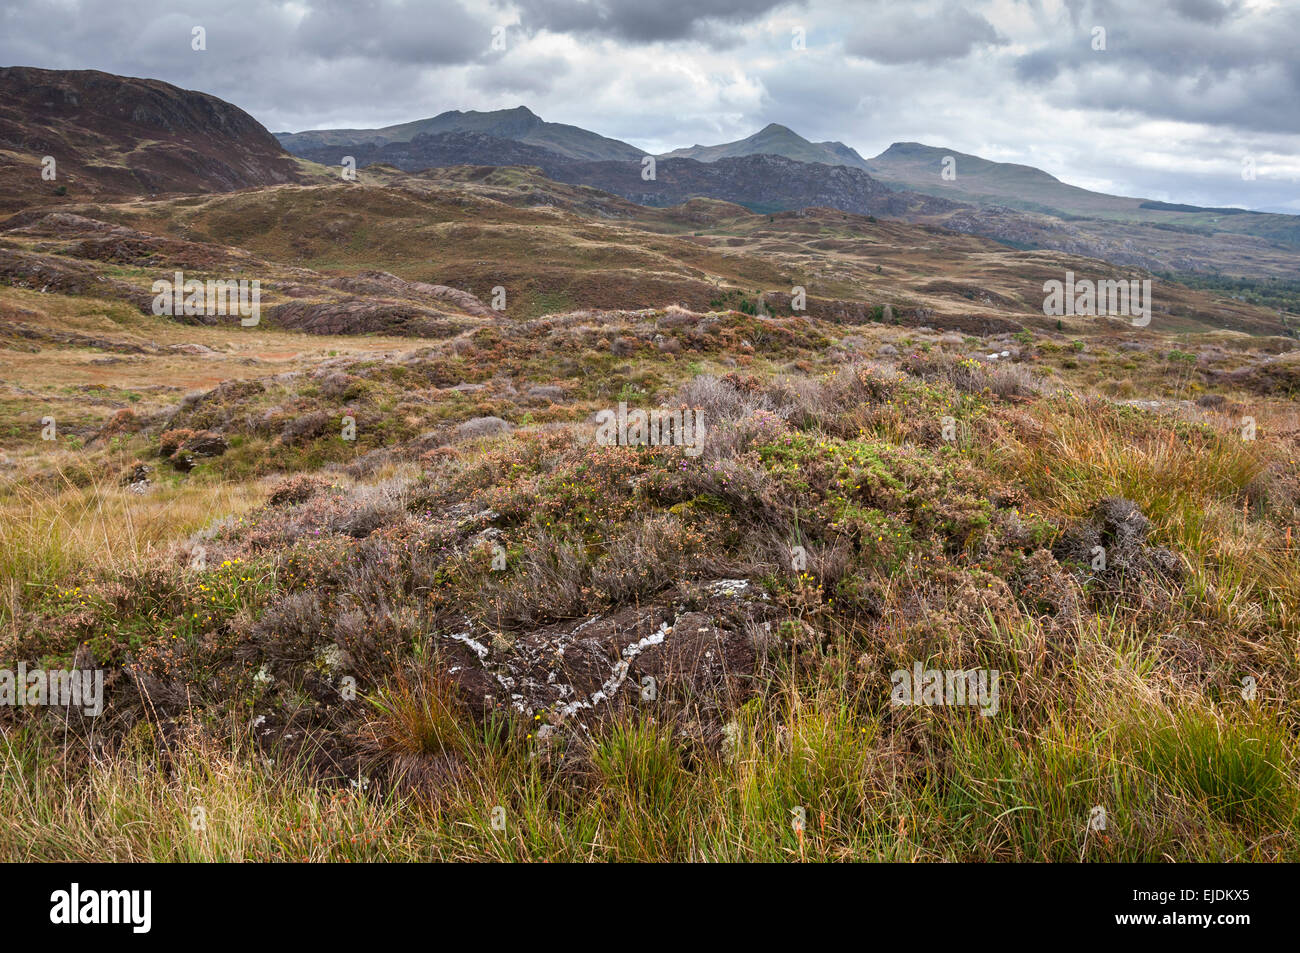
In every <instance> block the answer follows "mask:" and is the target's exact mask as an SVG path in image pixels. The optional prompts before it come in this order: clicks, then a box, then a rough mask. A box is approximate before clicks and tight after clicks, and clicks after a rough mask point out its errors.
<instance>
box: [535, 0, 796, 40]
mask: <svg viewBox="0 0 1300 953" xmlns="http://www.w3.org/2000/svg"><path fill="white" fill-rule="evenodd" d="M788 5H790V0H660V2H650V0H522V2H521V3H520V4H519V8H520V11H521V20H522V23H523V26H524V27H525V28H526V29H529V30H549V31H551V32H552V33H576V34H586V35H596V36H606V37H612V38H616V39H620V40H625V41H627V42H631V43H655V42H662V41H668V40H684V39H702V40H707V41H711V42H714V43H722V44H724V45H727V44H730V43H731V42H732V39H731V37H729V36H728V35H727V34H726V33H725V31H720V30H719V29H718V27H719V25H721V24H732V25H735V24H741V23H747V22H750V21H752V20H756V19H758V18H760V17H762V16H765V15H766V14H768V13H770V12H771V11H773V10H775V9H776V8H777V7H782V6H788Z"/></svg>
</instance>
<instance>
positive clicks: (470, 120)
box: [277, 106, 1300, 247]
mask: <svg viewBox="0 0 1300 953" xmlns="http://www.w3.org/2000/svg"><path fill="white" fill-rule="evenodd" d="M458 135H471V136H487V137H490V138H491V139H492V140H494V142H492V143H489V142H488V141H487V140H484V139H477V140H472V139H467V138H455V137H456V136H458ZM439 137H442V138H439ZM277 138H278V139H279V140H280V142H281V144H282V145H284V147H285V148H286V149H287V150H288V151H290V152H292V153H294V154H295V155H298V156H302V157H303V158H307V159H311V160H313V161H316V162H320V163H322V164H325V165H336V164H338V162H339V161H340V159H341V158H342V156H343V154H344V153H343V152H342V151H341V150H344V149H346V150H347V154H350V155H352V156H353V157H354V158H355V159H356V160H357V162H358V164H359V165H367V164H371V163H374V162H383V163H386V164H390V165H393V166H396V167H397V168H399V169H403V170H405V171H408V172H418V171H419V170H421V169H425V168H430V167H436V166H446V165H458V164H462V163H470V164H492V165H511V164H528V165H533V166H537V167H539V168H541V169H543V170H545V171H546V173H547V174H548V175H552V176H555V177H558V178H561V179H562V180H563V181H567V182H573V181H575V180H576V179H581V178H582V173H583V172H584V171H589V172H593V173H594V172H595V171H596V170H595V169H594V167H593V168H592V169H588V170H580V169H575V168H574V167H573V166H572V164H571V163H572V162H575V161H577V162H600V161H630V160H640V159H642V158H643V157H644V156H645V155H647V153H645V152H643V151H642V150H640V149H637V148H636V147H635V146H632V145H629V144H628V143H626V142H622V141H620V140H618V139H609V138H606V137H605V136H601V135H598V134H596V133H594V132H590V131H588V130H585V129H581V128H579V127H577V126H568V125H562V124H559V123H549V122H546V121H544V120H542V119H541V118H540V117H538V116H537V115H536V114H534V113H533V112H532V111H531V110H529V109H527V108H526V107H524V106H519V107H517V108H515V109H503V110H498V111H495V112H458V111H452V112H445V113H441V114H440V115H438V116H435V117H433V118H432V119H423V120H419V121H416V122H409V123H403V124H401V125H397V126H386V127H384V128H382V129H332V130H315V131H312V132H302V133H278V134H277ZM506 143H514V144H515V145H514V146H507V145H506ZM522 147H532V150H533V151H529V150H528V149H526V148H522ZM460 148H464V149H465V150H466V151H464V152H463V153H460V152H458V151H457V150H458V149H460ZM493 150H496V151H495V153H493ZM755 155H768V156H781V157H783V158H786V159H792V160H794V161H796V162H803V163H810V164H821V165H827V166H832V167H834V166H844V167H847V168H850V169H856V170H859V171H861V172H865V173H867V174H868V175H870V176H871V177H872V178H873V179H876V180H878V181H879V182H882V183H884V184H885V185H887V186H889V187H891V188H893V189H894V190H900V189H905V190H908V191H911V192H920V193H924V194H926V195H931V196H934V197H937V198H941V199H945V200H948V201H950V202H955V203H960V204H964V205H974V206H977V207H980V208H1009V209H1014V210H1017V211H1022V212H1032V213H1037V214H1042V215H1047V216H1050V217H1052V218H1054V219H1057V220H1059V221H1065V222H1069V221H1071V220H1073V219H1076V218H1087V219H1096V220H1100V221H1116V222H1130V223H1133V224H1144V225H1156V226H1168V227H1172V228H1182V229H1188V230H1191V231H1193V232H1197V231H1199V232H1200V233H1201V234H1212V233H1215V232H1229V233H1233V234H1241V235H1252V236H1256V237H1259V238H1263V239H1265V240H1267V241H1272V242H1280V243H1283V244H1287V245H1293V246H1296V247H1300V216H1295V215H1286V214H1276V213H1273V212H1263V211H1259V212H1256V211H1248V210H1244V209H1222V208H1202V207H1199V206H1193V205H1177V204H1172V203H1167V202H1156V201H1151V200H1147V199H1141V198H1128V197H1125V196H1118V195H1107V194H1105V193H1101V192H1092V191H1089V190H1088V189H1082V188H1078V187H1077V186H1073V185H1068V184H1066V183H1064V182H1062V181H1061V180H1060V179H1058V178H1056V177H1055V176H1053V175H1051V174H1050V173H1047V172H1044V171H1043V170H1042V169H1036V168H1034V167H1033V166H1027V165H1020V164H1017V163H1011V162H993V161H991V160H989V159H983V158H980V157H979V156H974V155H969V154H967V153H964V152H958V151H957V150H955V149H946V148H940V147H936V146H928V145H925V144H923V143H919V142H896V143H894V144H893V145H891V146H890V147H889V148H888V149H886V150H885V151H884V152H882V153H881V154H880V155H878V156H875V157H874V158H871V159H864V158H863V157H862V156H861V155H859V154H858V153H857V152H856V151H855V150H854V149H852V148H851V147H849V146H846V145H845V144H844V143H842V142H834V141H832V142H811V141H809V140H808V139H805V138H804V137H803V136H800V135H799V134H798V133H796V132H795V131H793V130H792V129H790V128H789V127H787V126H782V125H780V124H778V123H771V124H769V125H767V126H765V127H764V128H762V129H760V130H759V131H758V132H756V133H754V134H753V135H752V136H749V137H747V138H745V139H738V140H736V141H735V142H724V143H720V144H718V145H712V146H706V145H694V146H690V147H689V148H684V149H674V150H672V151H671V152H667V153H663V154H661V155H659V156H657V157H656V159H657V161H659V162H665V161H668V160H675V159H690V160H694V161H696V162H701V163H706V164H711V163H716V162H720V161H723V160H726V159H738V158H744V157H747V156H755ZM945 168H948V169H950V170H951V176H950V177H948V178H945V177H944V175H943V172H944V169H945ZM807 174H809V175H811V176H817V177H820V176H825V175H826V174H827V173H825V172H813V171H811V170H809V171H808V172H807ZM678 178H679V180H680V179H683V178H687V179H694V180H698V181H699V182H700V183H704V182H706V181H712V182H715V183H716V182H718V181H721V180H725V179H726V177H725V176H718V175H709V174H707V173H703V172H700V173H697V174H694V175H690V176H685V177H683V176H681V175H679V176H678ZM597 179H601V180H603V181H604V182H605V183H606V184H603V185H602V184H600V182H598V181H597ZM587 184H591V185H596V186H597V187H600V188H606V187H609V182H608V177H607V176H595V177H593V179H592V181H590V182H588V183H587ZM701 187H704V186H703V185H701ZM612 191H615V192H616V193H617V194H619V195H622V196H624V197H626V198H632V199H633V200H634V201H639V199H637V198H636V194H634V193H638V190H637V189H635V188H634V189H632V190H631V191H629V190H628V189H625V188H620V187H614V188H612ZM801 191H803V190H801ZM813 191H818V187H816V186H815V187H814V188H813ZM638 194H643V195H648V196H651V197H652V198H655V197H658V198H666V197H667V196H669V195H674V194H676V193H675V192H674V190H672V189H664V188H642V189H639V193H638ZM709 194H710V197H713V198H726V199H727V200H728V201H739V199H738V198H737V197H736V196H737V195H738V194H739V192H738V191H737V189H736V188H729V189H728V190H727V192H726V194H714V193H709ZM688 197H689V196H688ZM797 200H798V199H797V197H796V196H795V195H793V194H786V193H782V194H776V195H769V196H767V199H766V201H761V202H756V203H742V204H750V205H751V206H752V207H756V208H758V207H761V208H763V209H789V208H793V207H796V206H794V205H792V204H791V203H792V202H795V201H797ZM903 204H906V205H908V206H909V207H925V208H927V209H928V210H931V211H932V210H933V209H934V208H936V206H933V205H929V206H927V205H926V204H925V203H921V202H919V201H918V200H915V199H914V200H912V201H911V202H906V203H903ZM836 207H839V206H836ZM860 207H861V203H860V202H855V206H854V209H848V208H846V209H845V211H850V210H857V209H858V208H860Z"/></svg>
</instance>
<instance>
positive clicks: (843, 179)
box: [0, 67, 1300, 280]
mask: <svg viewBox="0 0 1300 953" xmlns="http://www.w3.org/2000/svg"><path fill="white" fill-rule="evenodd" d="M347 155H351V156H353V157H354V158H355V159H356V161H357V164H358V167H365V166H372V165H376V164H383V165H387V166H391V167H393V168H395V169H398V170H402V171H405V172H409V173H418V172H420V171H421V170H424V169H428V168H431V167H448V166H461V165H466V166H497V167H500V166H532V167H536V168H538V169H540V170H541V171H542V173H543V174H544V175H546V176H547V177H549V178H551V179H553V180H555V181H557V182H562V183H566V184H569V185H577V186H586V187H590V188H593V189H599V190H601V191H603V192H607V193H611V194H613V195H616V196H620V197H622V198H624V199H627V200H630V201H632V202H635V203H637V204H640V205H646V206H657V207H667V206H672V205H677V204H680V203H684V202H687V201H689V200H691V199H693V198H709V199H719V200H724V201H728V202H733V203H736V204H739V205H743V206H745V207H746V208H748V209H750V210H751V211H755V212H762V213H775V212H781V211H792V210H800V209H805V208H811V207H824V208H830V209H838V210H840V211H843V212H851V213H857V214H862V215H875V216H879V217H883V218H893V219H901V220H904V221H909V222H913V223H919V224H924V225H932V226H938V227H942V228H946V229H949V230H952V231H957V232H961V233H964V234H970V235H978V236H982V237H985V238H992V239H994V240H996V241H999V242H1002V243H1004V244H1006V245H1010V246H1012V247H1015V248H1019V249H1025V250H1030V249H1036V248H1045V249H1055V250H1059V251H1064V252H1068V253H1070V254H1075V255H1085V256H1089V257H1093V258H1099V259H1104V260H1106V261H1109V262H1111V263H1113V264H1115V265H1120V266H1126V267H1128V266H1135V267H1140V268H1145V269H1148V270H1151V271H1158V272H1159V271H1168V272H1183V273H1206V272H1210V273H1220V274H1225V275H1236V276H1244V277H1274V276H1280V277H1285V278H1287V279H1289V280H1295V275H1296V274H1300V216H1296V215H1285V214H1271V213H1265V212H1254V211H1246V210H1241V209H1212V208H1201V207H1197V206H1189V205H1178V204H1173V203H1168V202H1156V201H1150V200H1143V199H1139V198H1125V197H1120V196H1112V195H1104V194H1102V193H1097V192H1090V191H1088V190H1087V189H1080V188H1076V187H1074V186H1071V185H1067V184H1066V183H1063V182H1061V181H1060V180H1059V179H1057V178H1055V177H1054V176H1052V175H1050V174H1048V173H1046V172H1044V171H1042V170H1040V169H1035V168H1033V167H1030V166H1024V165H1016V164H1012V163H1002V162H991V161H989V160H986V159H982V158H980V157H978V156H972V155H967V154H965V153H961V152H956V151H954V150H949V149H943V148H938V147H933V146H927V145H924V144H921V143H895V144H894V145H892V146H890V147H889V148H888V149H886V150H885V151H884V152H882V153H881V154H880V155H878V156H875V157H874V158H871V159H864V158H863V157H862V156H861V155H859V154H858V153H857V152H855V151H854V150H853V149H852V148H850V147H849V146H846V145H844V144H843V143H841V142H834V141H831V142H811V141H809V140H807V139H805V138H803V137H802V136H800V135H798V134H797V133H796V132H794V131H793V130H791V129H789V128H787V127H785V126H781V125H777V124H771V125H768V126H766V127H764V128H763V129H761V130H759V131H758V132H757V133H755V134H754V135H752V136H749V137H748V138H745V139H740V140H737V141H735V142H728V143H722V144H719V145H713V146H704V145H696V146H692V147H690V148H689V149H676V150H673V151H671V152H668V153H665V154H663V155H660V156H656V157H654V159H655V161H654V164H653V173H652V170H651V168H650V167H649V163H647V162H646V161H645V160H646V159H647V158H648V156H647V154H646V153H645V152H644V151H642V150H641V149H638V148H637V147H635V146H632V145H630V144H628V143H626V142H622V141H620V140H617V139H611V138H608V137H606V136H601V135H599V134H597V133H594V132H591V131H589V130H585V129H582V128H579V127H577V126H570V125H565V124H561V123H551V122H546V121H545V120H543V119H542V118H541V117H539V116H537V115H536V114H534V113H533V112H532V111H530V110H529V109H527V108H525V107H522V106H521V107H518V108H516V109H506V110H498V111H495V112H460V111H451V112H444V113H441V114H439V115H437V116H434V117H433V118H431V119H424V120H419V121H416V122H409V123H403V124H400V125H395V126H386V127H384V128H381V129H328V130H313V131H309V132H301V133H280V134H278V135H276V136H272V135H271V134H270V133H269V132H267V130H266V129H265V128H264V127H263V126H262V125H261V124H260V123H258V122H257V121H256V120H255V119H253V118H252V117H251V116H249V115H248V114H247V113H245V112H244V111H243V110H241V109H239V108H237V107H235V106H232V105H231V104H229V103H225V102H223V101H222V100H220V99H217V98H215V97H213V96H209V95H207V94H204V93H200V92H194V91H189V90H182V89H178V88H177V87H175V86H170V85H168V84H167V83H162V82H158V81H156V80H147V79H131V78H127V77H120V76H113V75H110V74H107V73H100V72H96V71H93V70H78V71H58V70H40V69H31V68H25V67H13V68H8V69H0V213H3V212H5V211H16V210H18V209H21V208H25V207H28V206H31V205H48V204H60V203H67V202H76V201H86V200H87V199H89V200H99V199H104V200H112V199H114V198H120V197H125V196H133V195H148V194H156V193H164V192H171V193H178V192H180V193H210V192H220V191H231V190H234V189H242V188H250V187H258V186H266V185H275V184H282V183H306V182H316V183H321V182H327V181H331V180H335V181H336V179H334V176H335V174H336V171H337V168H338V165H339V163H340V161H341V160H342V159H343V157H344V156H347ZM46 156H51V157H54V158H55V160H56V161H57V164H58V173H57V177H56V178H53V179H47V178H43V177H42V176H41V169H42V163H43V160H44V158H45V157H46ZM295 157H296V158H295ZM949 158H951V159H952V162H951V163H946V160H947V159H949ZM945 165H946V166H947V167H949V168H952V169H953V170H954V171H955V173H956V176H955V178H953V179H952V180H948V179H946V178H945V177H944V176H943V175H942V172H943V169H944V168H945ZM331 168H332V169H333V170H335V171H333V172H332V171H331Z"/></svg>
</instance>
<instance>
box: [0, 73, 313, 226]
mask: <svg viewBox="0 0 1300 953" xmlns="http://www.w3.org/2000/svg"><path fill="white" fill-rule="evenodd" d="M47 156H50V157H52V158H53V159H54V166H53V176H54V177H53V178H48V177H47V178H43V177H42V164H43V160H44V159H45V157H47ZM45 165H46V166H48V163H45ZM300 178H301V174H300V172H299V164H298V163H297V162H296V161H295V160H294V159H293V158H292V157H291V156H290V155H288V154H287V153H286V152H285V151H284V150H283V149H282V148H281V147H280V144H279V143H278V142H276V140H275V137H274V136H272V135H271V134H270V133H269V132H267V131H266V129H265V128H264V127H263V126H262V124H261V123H259V122H258V121H257V120H256V119H254V118H253V117H252V116H250V115H248V113H246V112H244V111H243V110H242V109H239V108H238V107H236V106H232V105H231V104H230V103H227V102H224V101H223V100H220V99H217V98H216V97H215V96H209V95H207V94H206V93H199V92H194V91H191V90H184V89H178V88H177V87H175V86H172V85H170V84H168V83H163V82H160V81H158V80H152V79H132V78H129V77H125V76H114V75H112V74H109V73H101V72H99V71H97V70H43V69H33V68H30V67H21V66H20V67H10V68H5V69H0V183H3V184H0V210H14V209H17V208H21V207H24V206H27V205H32V204H38V203H46V202H54V201H59V200H60V199H61V197H63V196H64V195H69V196H72V197H75V198H79V199H86V198H91V197H93V198H99V197H106V196H126V195H140V194H151V193H159V192H213V191H215V192H228V191H231V190H234V189H242V188H248V187H251V186H260V185H275V184H278V183H284V182H294V181H298V180H299V179H300Z"/></svg>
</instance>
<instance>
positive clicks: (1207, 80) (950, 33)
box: [0, 0, 1300, 213]
mask: <svg viewBox="0 0 1300 953" xmlns="http://www.w3.org/2000/svg"><path fill="white" fill-rule="evenodd" d="M196 27H202V28H203V31H204V41H205V43H204V45H205V46H206V49H202V50H195V49H194V48H193V46H194V45H195V44H194V42H193V34H194V30H195V28H196ZM1298 51H1300V0H1127V2H1115V0H972V2H957V0H793V2H773V0H292V2H275V0H263V2H253V0H188V2H180V3H176V2H172V3H166V2H158V0H129V2H128V0H5V2H4V6H3V8H2V9H0V65H3V66H39V67H45V68H49V69H100V70H105V71H107V72H111V73H119V74H123V75H127V76H141V77H149V78H153V79H161V80H164V81H166V82H169V83H174V84H176V85H177V86H181V87H184V88H187V89H197V90H202V91H203V92H207V93H211V94H213V95H215V96H219V97H220V98H222V99H225V100H227V101H229V102H231V103H234V104H235V105H237V106H239V107H241V108H242V109H244V110H246V111H247V112H249V113H251V114H252V115H253V116H254V117H255V118H256V119H258V120H259V121H260V122H261V123H262V124H263V125H265V126H266V127H267V128H268V129H270V130H271V131H273V132H286V131H287V132H300V131H303V130H305V129H322V128H335V127H352V128H372V127H377V126H383V125H389V124H393V123H398V122H407V121H410V120H414V119H422V118H426V117H428V116H433V115H436V114H438V113H440V112H444V111H446V110H449V109H479V110H488V109H501V108H511V107H514V106H519V105H525V106H527V107H529V108H530V109H532V111H533V112H535V113H537V114H538V115H539V116H541V117H542V118H544V119H547V120H550V121H552V122H565V123H571V124H573V125H577V126H582V127H583V128H586V129H591V130H593V131H595V132H598V133H600V134H602V135H606V136H611V137H613V138H616V139H622V140H624V141H626V142H630V143H632V144H633V145H636V146H639V147H641V148H643V149H646V150H647V151H650V152H655V153H659V152H665V151H668V150H670V149H674V148H677V147H680V146H687V145H694V144H697V143H700V144H706V145H708V144H713V143H717V142H726V141H731V140H734V139H739V138H743V137H745V136H748V135H750V134H752V133H753V132H756V131H757V130H759V129H761V128H762V127H763V126H765V125H767V124H768V123H771V122H777V123H781V124H783V125H786V126H789V127H790V128H792V129H794V130H795V131H796V132H798V133H799V134H800V135H803V136H805V137H806V138H808V139H812V140H814V141H821V140H827V139H833V140H839V141H841V142H844V143H846V144H848V145H850V146H852V147H853V148H855V149H857V150H858V152H860V153H861V154H862V155H863V156H865V157H868V158H869V157H871V156H873V155H876V154H878V153H879V152H881V151H883V150H884V149H885V148H887V147H888V146H889V144H890V143H892V142H900V141H901V142H906V141H915V142H923V143H926V144H928V145H933V146H939V147H942V148H945V149H952V150H954V151H957V152H965V153H972V154H975V155H980V156H983V157H984V158H988V159H994V160H998V161H1004V162H1021V163H1025V164H1027V165H1033V166H1037V167H1039V168H1042V169H1045V170H1047V171H1048V172H1051V173H1052V174H1053V175H1056V176H1057V177H1058V178H1060V179H1062V180H1064V181H1066V182H1069V183H1071V184H1074V185H1079V186H1083V187H1085V188H1091V189H1097V190H1099V191H1104V192H1111V193H1116V194H1122V195H1137V196H1142V197H1145V198H1152V199H1159V200H1163V201H1174V202H1187V203H1192V204H1199V205H1227V206H1240V207H1245V208H1268V209H1272V210H1275V211H1293V212H1295V213H1300V52H1298ZM1252 169H1253V178H1252V177H1251V170H1252Z"/></svg>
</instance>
